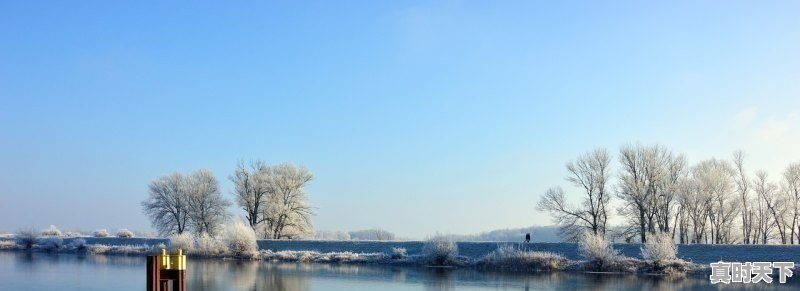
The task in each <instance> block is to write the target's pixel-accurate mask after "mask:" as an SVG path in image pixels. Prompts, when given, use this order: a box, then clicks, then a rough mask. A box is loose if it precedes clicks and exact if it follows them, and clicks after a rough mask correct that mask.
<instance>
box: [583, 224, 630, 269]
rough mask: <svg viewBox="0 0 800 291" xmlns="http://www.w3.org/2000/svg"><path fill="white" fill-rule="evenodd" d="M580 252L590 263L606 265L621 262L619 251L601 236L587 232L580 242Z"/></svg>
mask: <svg viewBox="0 0 800 291" xmlns="http://www.w3.org/2000/svg"><path fill="white" fill-rule="evenodd" d="M578 252H579V253H580V254H581V256H583V257H584V258H586V259H587V260H589V261H592V262H595V263H599V264H601V265H605V264H607V263H613V262H616V261H617V260H619V258H620V255H619V251H617V250H615V249H614V247H613V245H612V244H611V242H609V241H607V240H606V239H605V237H603V236H602V235H600V234H593V233H591V232H586V233H584V234H583V236H581V239H580V240H579V241H578Z"/></svg>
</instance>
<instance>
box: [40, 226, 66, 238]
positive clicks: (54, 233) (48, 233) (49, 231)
mask: <svg viewBox="0 0 800 291" xmlns="http://www.w3.org/2000/svg"><path fill="white" fill-rule="evenodd" d="M42 235H43V236H61V231H60V230H58V228H56V226H55V225H51V226H50V227H49V228H46V229H44V230H42Z"/></svg>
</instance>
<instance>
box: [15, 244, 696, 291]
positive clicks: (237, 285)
mask: <svg viewBox="0 0 800 291" xmlns="http://www.w3.org/2000/svg"><path fill="white" fill-rule="evenodd" d="M0 260H3V261H6V260H10V261H11V263H12V264H13V267H12V268H13V269H14V270H15V271H17V272H19V271H22V272H19V273H20V274H29V273H43V274H50V273H58V272H64V270H66V269H70V268H71V269H75V270H78V269H81V270H83V272H98V271H103V272H105V269H125V272H117V271H114V272H113V274H123V273H124V274H130V275H129V277H128V278H140V277H139V271H138V270H141V278H142V280H143V278H144V277H143V276H144V267H143V266H144V261H145V260H144V258H143V257H125V256H97V255H75V254H68V255H64V254H46V253H35V252H34V253H31V252H5V253H3V252H0ZM108 274H112V273H110V272H109V273H108ZM187 278H188V280H189V281H188V282H187V283H188V286H187V287H188V288H189V289H190V290H201V291H205V290H208V291H217V290H279V291H308V290H313V289H316V290H319V289H326V287H328V285H326V283H327V284H334V285H336V284H335V283H336V281H337V280H350V281H353V282H356V283H355V284H356V285H355V286H363V289H370V288H375V285H374V284H375V282H384V283H385V282H392V283H396V284H397V285H407V286H410V287H411V286H416V287H412V288H413V289H418V288H419V287H420V286H421V287H422V288H423V289H425V290H457V289H460V288H459V287H464V286H469V287H475V288H476V289H487V290H491V289H494V290H500V289H510V290H541V289H592V290H674V289H694V288H707V287H709V286H710V285H709V283H708V279H707V277H703V276H698V277H692V276H689V277H685V278H670V277H658V276H642V275H619V274H586V273H567V272H547V273H534V274H530V273H528V274H521V273H516V274H515V273H503V272H483V271H477V270H474V269H468V268H425V267H413V266H385V265H352V264H309V263H271V262H263V261H238V260H219V259H208V260H203V259H194V258H190V260H189V269H188V274H187ZM312 280H313V281H312ZM312 282H314V283H321V285H319V286H316V285H314V284H312ZM135 283H140V282H139V281H136V282H135ZM131 284H134V283H131ZM347 284H351V283H349V282H348V283H347Z"/></svg>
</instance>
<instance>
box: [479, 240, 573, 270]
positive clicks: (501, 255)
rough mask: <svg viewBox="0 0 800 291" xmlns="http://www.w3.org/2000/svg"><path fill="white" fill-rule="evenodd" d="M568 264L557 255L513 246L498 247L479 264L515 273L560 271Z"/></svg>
mask: <svg viewBox="0 0 800 291" xmlns="http://www.w3.org/2000/svg"><path fill="white" fill-rule="evenodd" d="M568 263H569V261H568V260H567V259H566V258H564V257H562V256H560V255H558V254H555V253H551V252H536V251H529V250H525V249H522V248H518V247H514V246H512V245H504V246H498V247H497V249H496V250H494V251H492V252H491V253H489V254H487V255H486V256H484V257H483V258H482V259H481V260H480V261H479V262H478V264H479V266H481V267H487V268H492V269H502V270H515V271H531V270H533V271H538V270H558V269H561V268H563V267H565V266H567V265H568Z"/></svg>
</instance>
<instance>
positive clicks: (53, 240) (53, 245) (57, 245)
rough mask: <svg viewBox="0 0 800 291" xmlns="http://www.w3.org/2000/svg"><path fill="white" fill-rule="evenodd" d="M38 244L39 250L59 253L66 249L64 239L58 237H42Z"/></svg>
mask: <svg viewBox="0 0 800 291" xmlns="http://www.w3.org/2000/svg"><path fill="white" fill-rule="evenodd" d="M37 244H38V245H39V248H40V249H42V250H45V251H48V252H50V251H57V250H59V249H61V248H62V247H64V239H62V238H60V237H57V236H45V237H40V238H39V240H38V242H37Z"/></svg>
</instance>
